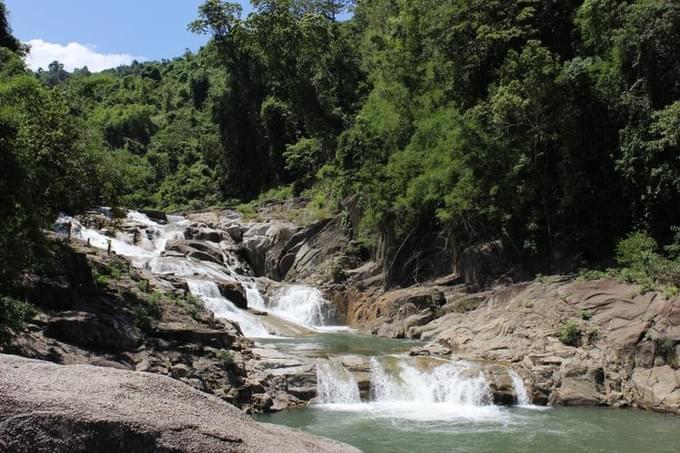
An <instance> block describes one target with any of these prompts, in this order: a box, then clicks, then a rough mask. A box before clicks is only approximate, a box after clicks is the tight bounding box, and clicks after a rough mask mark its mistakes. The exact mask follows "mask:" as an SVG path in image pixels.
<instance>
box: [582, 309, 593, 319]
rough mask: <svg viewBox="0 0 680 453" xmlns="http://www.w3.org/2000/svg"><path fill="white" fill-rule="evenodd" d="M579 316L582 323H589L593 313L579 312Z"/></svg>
mask: <svg viewBox="0 0 680 453" xmlns="http://www.w3.org/2000/svg"><path fill="white" fill-rule="evenodd" d="M580 315H581V319H582V320H584V321H590V320H591V319H592V318H593V313H592V312H591V311H590V310H585V309H584V310H581V313H580Z"/></svg>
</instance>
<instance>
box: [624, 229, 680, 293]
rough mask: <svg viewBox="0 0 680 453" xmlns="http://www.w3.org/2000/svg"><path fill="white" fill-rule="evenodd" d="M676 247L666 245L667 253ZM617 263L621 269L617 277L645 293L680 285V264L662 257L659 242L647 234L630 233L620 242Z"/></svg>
mask: <svg viewBox="0 0 680 453" xmlns="http://www.w3.org/2000/svg"><path fill="white" fill-rule="evenodd" d="M674 247H675V245H671V246H667V247H665V250H671V251H673V250H675V248H674ZM616 261H617V262H618V263H619V265H620V266H621V268H620V269H617V270H615V271H613V272H614V273H615V275H616V276H617V277H618V278H619V279H621V280H623V281H625V282H628V283H636V284H639V285H641V287H642V288H641V291H642V293H643V294H644V293H646V292H649V291H653V290H656V289H658V288H659V286H667V287H673V286H677V285H678V284H680V261H677V260H671V259H668V258H667V257H665V256H664V255H662V254H661V250H660V249H659V246H658V244H657V242H656V241H655V240H654V239H653V238H652V237H650V236H649V235H648V234H647V233H644V232H640V231H638V232H635V233H631V234H630V235H628V237H626V238H625V239H623V240H622V241H620V242H619V243H618V245H617V246H616ZM671 292H672V289H671Z"/></svg>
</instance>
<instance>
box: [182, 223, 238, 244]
mask: <svg viewBox="0 0 680 453" xmlns="http://www.w3.org/2000/svg"><path fill="white" fill-rule="evenodd" d="M184 236H185V237H186V238H187V239H191V240H195V241H208V242H215V243H219V242H222V241H224V240H225V239H227V238H229V239H231V236H229V234H226V233H225V232H224V231H220V230H216V229H214V228H208V227H205V226H200V225H194V226H192V227H190V228H187V229H186V231H185V232H184Z"/></svg>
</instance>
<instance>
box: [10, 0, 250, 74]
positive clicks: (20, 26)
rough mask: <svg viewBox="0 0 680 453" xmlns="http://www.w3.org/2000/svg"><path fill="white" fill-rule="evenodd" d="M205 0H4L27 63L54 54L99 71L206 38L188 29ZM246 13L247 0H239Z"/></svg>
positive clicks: (69, 64) (169, 53)
mask: <svg viewBox="0 0 680 453" xmlns="http://www.w3.org/2000/svg"><path fill="white" fill-rule="evenodd" d="M203 1H204V0H94V1H93V0H5V4H6V5H7V9H8V10H9V13H10V15H9V20H10V25H11V27H12V32H13V34H14V36H16V37H17V38H18V39H20V40H21V41H22V42H26V43H29V44H30V45H31V53H30V55H29V56H28V58H27V60H26V61H27V63H28V65H29V67H30V68H31V69H33V70H37V69H38V68H40V67H42V68H44V69H46V68H47V65H49V64H50V63H51V62H52V61H54V60H59V61H60V62H61V63H63V64H64V68H65V69H66V70H68V71H72V70H73V69H75V68H81V67H83V66H87V67H88V69H90V71H93V72H95V71H101V70H103V69H107V68H112V67H116V66H119V65H121V64H129V63H131V62H132V61H133V60H135V59H136V60H139V61H145V60H160V59H161V58H168V59H170V58H173V57H178V56H180V55H182V54H183V53H184V51H185V50H186V49H191V50H192V51H195V50H198V49H199V48H200V47H201V46H202V45H203V44H205V42H206V41H207V39H208V38H207V37H206V36H197V35H194V34H192V33H190V32H188V31H187V24H188V23H189V22H191V21H192V20H194V19H196V17H197V11H198V6H199V5H200V4H202V3H203ZM232 1H234V0H232ZM240 3H241V4H243V5H245V6H244V15H245V13H247V11H248V10H249V6H248V5H249V2H248V0H240Z"/></svg>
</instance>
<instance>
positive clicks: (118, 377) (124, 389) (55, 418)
mask: <svg viewBox="0 0 680 453" xmlns="http://www.w3.org/2000/svg"><path fill="white" fill-rule="evenodd" d="M0 414H1V415H0V451H7V452H16V453H24V452H25V453H28V452H30V453H42V452H50V453H62V452H63V453H66V452H69V453H71V452H83V453H84V452H91V451H97V452H103V453H107V452H119V451H125V452H128V453H137V452H139V453H146V452H150V451H157V452H177V453H181V452H204V453H218V452H277V453H278V452H312V451H314V452H355V451H358V450H356V449H354V448H352V447H350V446H347V445H344V444H341V443H339V442H335V441H332V440H326V439H323V438H320V437H316V436H313V435H311V434H306V433H303V432H301V431H297V430H293V429H289V428H284V427H279V426H274V425H268V424H262V423H257V422H255V421H254V420H252V419H251V418H249V417H248V416H246V415H244V414H242V413H241V412H240V411H239V410H238V409H236V408H235V407H233V406H231V405H229V404H227V403H225V402H224V401H222V400H220V399H219V398H218V397H216V396H213V395H208V394H206V393H203V392H199V391H197V390H195V389H193V388H191V387H190V386H188V385H186V384H184V383H182V382H179V381H176V380H174V379H171V378H169V377H165V376H160V375H154V374H150V373H139V372H132V371H122V370H115V369H111V368H104V367H93V366H85V365H76V366H63V365H56V364H53V363H49V362H43V361H38V360H30V359H25V358H21V357H17V356H10V355H0Z"/></svg>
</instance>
